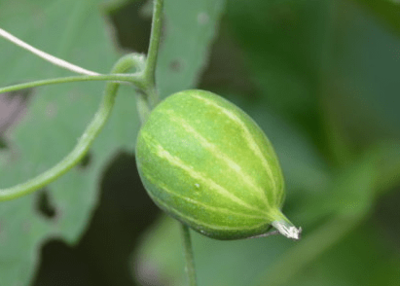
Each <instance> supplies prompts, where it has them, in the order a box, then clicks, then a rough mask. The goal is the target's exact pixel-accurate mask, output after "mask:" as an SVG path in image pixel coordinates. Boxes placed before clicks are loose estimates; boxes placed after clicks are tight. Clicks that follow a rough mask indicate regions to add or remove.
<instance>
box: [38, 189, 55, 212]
mask: <svg viewBox="0 0 400 286" xmlns="http://www.w3.org/2000/svg"><path fill="white" fill-rule="evenodd" d="M36 195H37V200H36V210H37V211H38V213H40V214H41V215H42V216H44V217H45V218H47V219H53V218H54V217H55V216H56V214H57V210H56V208H55V207H54V206H53V205H52V203H51V200H50V198H49V190H47V189H43V190H41V191H39V192H38V193H37V194H36Z"/></svg>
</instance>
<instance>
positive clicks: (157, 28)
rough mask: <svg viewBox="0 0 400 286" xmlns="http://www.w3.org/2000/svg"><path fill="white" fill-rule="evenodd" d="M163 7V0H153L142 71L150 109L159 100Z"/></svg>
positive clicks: (146, 99)
mask: <svg viewBox="0 0 400 286" xmlns="http://www.w3.org/2000/svg"><path fill="white" fill-rule="evenodd" d="M163 7H164V0H155V1H154V9H153V20H152V25H151V35H150V44H149V50H148V52H147V60H146V66H145V68H144V71H143V81H144V83H145V84H146V87H145V89H144V91H145V95H146V98H145V101H146V102H147V103H148V104H149V106H150V109H151V108H153V107H155V106H156V105H157V103H158V101H159V98H158V92H157V89H156V67H157V57H158V51H159V48H160V39H161V29H162V18H163V17H162V11H163Z"/></svg>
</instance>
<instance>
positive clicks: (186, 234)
mask: <svg viewBox="0 0 400 286" xmlns="http://www.w3.org/2000/svg"><path fill="white" fill-rule="evenodd" d="M181 233H182V240H183V246H184V251H185V262H186V274H187V276H188V280H189V286H196V285H197V282H196V270H195V267H194V257H193V246H192V239H191V237H190V229H189V227H187V226H186V225H184V224H183V223H181Z"/></svg>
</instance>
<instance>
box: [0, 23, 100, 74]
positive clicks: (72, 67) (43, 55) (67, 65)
mask: <svg viewBox="0 0 400 286" xmlns="http://www.w3.org/2000/svg"><path fill="white" fill-rule="evenodd" d="M0 37H3V38H4V39H6V40H8V41H10V42H11V43H13V44H15V45H17V46H20V47H21V48H23V49H25V50H27V51H29V52H31V53H33V54H35V55H36V56H38V57H40V58H42V59H44V60H46V61H48V62H50V63H52V64H54V65H56V66H59V67H62V68H64V69H67V70H69V71H72V72H76V73H79V74H84V75H100V74H99V73H97V72H94V71H90V70H87V69H84V68H81V67H79V66H76V65H74V64H71V63H69V62H67V61H64V60H63V59H60V58H57V57H55V56H52V55H50V54H48V53H45V52H43V51H41V50H39V49H37V48H35V47H33V46H31V45H29V44H28V43H25V42H24V41H22V40H21V39H18V38H17V37H15V36H13V35H12V34H10V33H9V32H7V31H5V30H3V29H1V28H0Z"/></svg>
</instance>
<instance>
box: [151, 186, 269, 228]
mask: <svg viewBox="0 0 400 286" xmlns="http://www.w3.org/2000/svg"><path fill="white" fill-rule="evenodd" d="M149 195H150V197H151V198H152V199H153V200H154V201H155V202H157V203H158V204H159V205H160V206H162V207H163V208H164V209H166V210H168V211H169V212H171V213H175V215H176V216H177V217H179V218H185V219H186V220H187V221H190V222H192V223H194V224H196V225H199V226H200V225H201V226H206V227H208V228H210V229H213V230H227V231H240V232H242V231H243V230H248V231H251V230H252V229H258V228H260V227H261V226H263V225H266V223H265V222H263V223H260V224H257V225H254V226H250V227H249V226H238V227H232V226H222V225H217V224H211V223H205V222H204V221H201V220H197V219H195V218H193V217H188V216H185V215H184V214H183V213H181V212H180V211H178V210H177V209H176V208H173V207H171V206H169V205H167V204H166V203H164V202H162V201H160V200H159V199H158V198H157V197H155V196H153V195H152V194H151V193H149ZM199 231H200V232H202V231H201V230H199Z"/></svg>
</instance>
